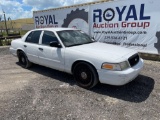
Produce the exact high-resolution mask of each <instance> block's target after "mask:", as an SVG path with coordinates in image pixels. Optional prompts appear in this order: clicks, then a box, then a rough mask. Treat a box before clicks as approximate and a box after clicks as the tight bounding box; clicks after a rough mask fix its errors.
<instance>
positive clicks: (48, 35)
mask: <svg viewBox="0 0 160 120" xmlns="http://www.w3.org/2000/svg"><path fill="white" fill-rule="evenodd" d="M53 41H58V39H57V37H56V36H55V34H54V33H53V32H51V31H44V33H43V37H42V45H48V46H49V45H50V42H53Z"/></svg>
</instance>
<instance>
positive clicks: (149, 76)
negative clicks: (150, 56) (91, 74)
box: [0, 47, 160, 120]
mask: <svg viewBox="0 0 160 120" xmlns="http://www.w3.org/2000/svg"><path fill="white" fill-rule="evenodd" d="M159 119H160V62H155V61H145V65H144V69H143V71H142V72H141V73H140V75H139V76H138V77H137V78H136V79H135V80H134V81H132V82H131V83H129V84H127V85H124V86H121V87H116V86H110V85H104V84H98V85H97V86H96V87H94V88H93V89H91V90H86V89H83V88H80V87H78V86H77V85H76V84H75V81H74V80H73V77H72V76H71V75H68V74H66V73H63V72H59V71H56V70H53V69H49V68H46V67H42V66H38V65H34V66H33V67H32V68H30V69H23V68H21V67H20V65H19V64H18V62H17V58H16V57H13V56H12V55H11V54H10V53H9V51H8V47H3V48H2V47H1V48H0V120H159Z"/></svg>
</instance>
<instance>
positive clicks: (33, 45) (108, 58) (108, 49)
mask: <svg viewBox="0 0 160 120" xmlns="http://www.w3.org/2000/svg"><path fill="white" fill-rule="evenodd" d="M10 52H11V53H12V54H13V55H15V56H17V57H18V59H19V63H20V64H21V66H22V67H24V68H28V67H30V66H31V65H32V63H35V64H39V65H43V66H46V67H50V68H53V69H56V70H59V71H63V72H67V73H69V74H73V75H74V78H75V80H76V82H77V84H78V85H79V86H81V87H83V88H92V87H94V86H95V85H96V84H97V83H98V82H100V83H105V84H110V85H124V84H126V83H128V82H130V81H131V80H133V79H134V78H136V77H137V76H138V74H139V72H140V71H141V69H142V68H143V60H142V59H141V58H140V57H139V55H138V53H137V52H136V51H135V50H131V49H127V48H122V47H118V46H114V45H109V44H105V43H100V42H96V41H94V40H93V39H91V38H90V37H89V36H88V35H87V34H86V33H84V32H83V31H81V30H76V29H72V28H44V29H35V30H31V31H29V32H28V33H26V34H25V35H24V36H23V37H22V38H20V39H17V40H14V41H12V43H11V47H10Z"/></svg>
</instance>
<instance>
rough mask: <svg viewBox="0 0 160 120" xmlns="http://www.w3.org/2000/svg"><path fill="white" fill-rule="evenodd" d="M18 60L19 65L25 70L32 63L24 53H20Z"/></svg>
mask: <svg viewBox="0 0 160 120" xmlns="http://www.w3.org/2000/svg"><path fill="white" fill-rule="evenodd" d="M18 59H19V63H20V65H21V66H22V67H23V68H29V67H30V66H31V65H32V63H31V62H30V61H29V60H28V58H27V56H26V55H25V53H24V52H22V51H20V52H19V53H18Z"/></svg>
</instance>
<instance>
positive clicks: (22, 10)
mask: <svg viewBox="0 0 160 120" xmlns="http://www.w3.org/2000/svg"><path fill="white" fill-rule="evenodd" d="M18 1H19V0H0V15H3V14H2V9H3V10H4V11H5V13H6V18H8V17H10V18H11V19H12V20H13V19H19V18H31V17H32V16H33V11H36V10H44V9H48V8H57V7H62V6H68V5H74V4H80V3H86V2H92V1H97V0H85V1H84V0H22V2H21V3H20V2H18ZM27 7H28V8H30V9H26V8H27Z"/></svg>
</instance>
